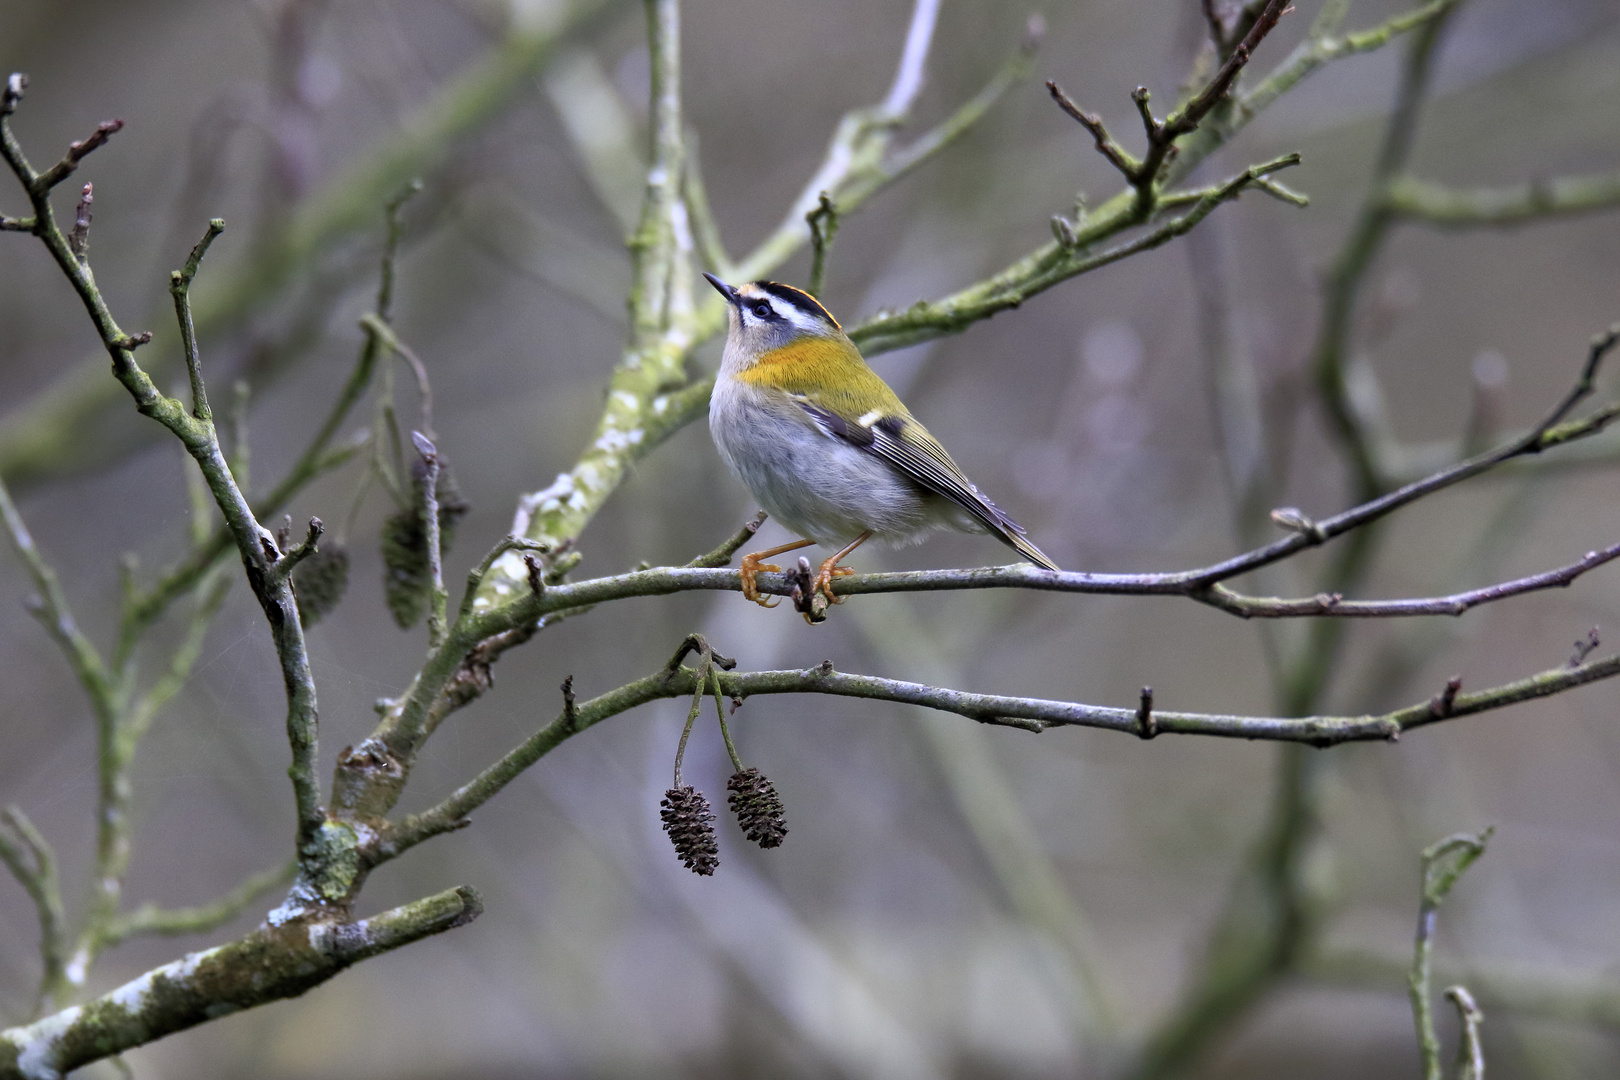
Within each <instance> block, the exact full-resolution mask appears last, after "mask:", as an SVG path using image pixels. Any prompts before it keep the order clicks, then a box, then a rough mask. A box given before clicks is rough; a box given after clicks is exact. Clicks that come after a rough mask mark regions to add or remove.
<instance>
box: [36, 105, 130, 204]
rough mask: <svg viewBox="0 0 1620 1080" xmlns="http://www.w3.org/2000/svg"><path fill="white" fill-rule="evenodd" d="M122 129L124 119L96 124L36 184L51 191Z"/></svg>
mask: <svg viewBox="0 0 1620 1080" xmlns="http://www.w3.org/2000/svg"><path fill="white" fill-rule="evenodd" d="M25 85H26V84H25ZM122 130H124V122H123V121H122V120H103V121H102V122H101V123H99V124H97V125H96V130H95V131H93V132H91V133H90V137H89V138H87V139H80V140H78V141H77V142H74V143H71V144H69V146H68V152H67V155H66V156H65V157H63V158H62V160H61V161H58V162H57V163H56V164H55V165H52V166H51V167H50V168H49V169H46V170H45V171H44V172H42V173H40V174H39V178H38V179H37V180H36V181H35V184H36V185H37V186H38V187H39V189H40V190H41V191H49V190H50V189H51V188H53V187H55V186H56V185H57V184H60V183H61V182H62V181H64V180H66V179H67V178H68V177H70V176H72V175H73V171H74V170H75V169H77V168H78V167H79V162H81V161H83V160H84V159H85V158H86V157H89V156H90V154H91V153H92V152H93V151H95V150H97V149H99V148H100V147H103V146H105V145H107V140H108V139H110V138H112V137H113V136H114V135H116V134H118V133H119V132H120V131H122Z"/></svg>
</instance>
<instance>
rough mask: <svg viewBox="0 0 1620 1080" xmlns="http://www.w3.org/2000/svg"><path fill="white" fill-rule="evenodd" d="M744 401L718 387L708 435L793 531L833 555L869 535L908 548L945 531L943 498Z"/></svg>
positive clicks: (790, 418)
mask: <svg viewBox="0 0 1620 1080" xmlns="http://www.w3.org/2000/svg"><path fill="white" fill-rule="evenodd" d="M722 386H724V384H722ZM745 395H750V391H749V390H748V389H741V390H740V391H737V390H734V391H733V392H731V393H725V392H723V391H722V387H721V386H717V387H716V389H715V397H714V400H713V402H712V404H711V406H710V410H709V429H710V431H711V432H712V433H713V435H714V442H715V446H716V447H717V448H718V449H719V451H720V456H721V458H723V459H724V460H725V462H726V464H727V465H728V466H730V468H731V470H732V471H733V472H734V473H736V474H737V476H738V477H739V478H740V479H741V480H742V482H743V483H744V484H746V485H747V486H748V490H749V491H751V492H753V494H754V498H756V499H758V500H759V503H760V505H761V506H762V507H764V509H765V511H766V512H767V513H768V514H770V515H771V517H773V518H775V519H776V520H777V521H778V522H780V523H781V524H782V525H783V526H784V527H786V528H787V529H788V530H790V531H792V532H796V533H798V534H799V535H800V536H804V537H807V538H808V539H811V540H814V541H815V542H816V543H818V544H821V545H823V546H828V547H831V546H841V545H843V544H846V543H848V542H849V541H851V540H853V539H855V538H856V537H857V536H859V535H860V534H861V533H863V532H865V531H866V530H867V529H871V530H872V531H873V533H874V534H875V536H876V538H877V539H878V540H880V541H884V542H886V543H891V544H904V543H908V542H910V541H913V540H916V539H919V538H920V537H921V536H922V535H923V534H924V533H926V532H928V531H930V530H932V529H934V528H937V527H939V526H940V525H943V524H944V523H945V522H944V521H943V520H940V512H939V508H937V507H935V506H934V505H933V504H934V503H935V502H937V501H938V499H937V497H935V496H933V495H931V494H930V493H927V492H925V491H924V490H923V489H922V488H920V487H918V486H917V485H916V484H914V483H912V482H911V481H910V480H908V479H907V478H906V477H904V476H902V475H901V474H900V473H898V472H896V471H895V469H894V468H893V467H892V466H890V465H888V464H887V463H886V462H884V461H882V460H881V459H879V458H876V457H874V456H873V455H871V454H869V453H867V452H866V451H864V450H861V449H858V448H856V447H854V446H850V445H849V444H848V443H844V442H841V441H839V440H837V439H834V438H832V437H831V436H829V435H826V434H824V433H823V432H822V431H821V430H820V429H819V428H817V427H814V426H813V425H811V424H809V423H806V422H804V421H801V420H800V418H799V417H798V416H795V415H793V413H792V412H789V413H784V412H782V411H780V410H779V409H777V408H774V407H773V406H772V405H771V404H767V403H763V402H758V401H757V400H754V401H751V400H747V399H746V398H745ZM788 405H789V408H791V409H792V410H794V412H798V411H799V410H798V406H796V405H792V404H791V403H788Z"/></svg>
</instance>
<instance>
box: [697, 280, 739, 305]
mask: <svg viewBox="0 0 1620 1080" xmlns="http://www.w3.org/2000/svg"><path fill="white" fill-rule="evenodd" d="M703 276H704V277H706V278H708V279H709V284H710V285H713V286H714V291H715V292H717V293H719V294H720V295H721V296H723V297H725V298H726V302H727V303H728V304H736V303H738V302H739V301H738V298H737V290H736V289H733V288H732V287H731V286H730V285H727V284H726V283H725V282H723V281H721V280H720V279H719V278H717V277H715V276H714V275H713V274H708V273H706V274H704V275H703Z"/></svg>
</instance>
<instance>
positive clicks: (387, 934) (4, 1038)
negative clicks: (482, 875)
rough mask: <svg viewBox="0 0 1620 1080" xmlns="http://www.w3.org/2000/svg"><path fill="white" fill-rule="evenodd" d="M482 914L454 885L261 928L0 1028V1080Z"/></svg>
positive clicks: (54, 1075) (221, 1009) (62, 1069)
mask: <svg viewBox="0 0 1620 1080" xmlns="http://www.w3.org/2000/svg"><path fill="white" fill-rule="evenodd" d="M482 912H483V901H482V899H481V898H480V897H479V895H478V893H477V892H476V891H475V890H473V889H471V888H468V887H466V886H461V887H459V888H455V889H450V890H447V891H445V892H442V893H439V894H437V895H436V896H429V897H427V898H425V899H422V900H417V901H415V902H414V903H410V904H406V905H404V906H402V907H397V908H394V909H393V910H391V911H385V912H383V913H382V914H380V915H376V916H373V917H372V918H369V919H362V920H360V921H359V922H353V923H340V922H316V923H306V922H299V921H294V922H289V923H285V924H282V925H280V926H272V925H268V924H267V925H265V926H261V927H259V928H258V929H257V930H254V931H253V932H252V933H249V934H247V935H246V936H244V937H241V938H239V939H237V940H236V941H233V942H231V943H229V944H227V945H221V946H219V947H218V948H214V949H209V950H207V951H206V952H199V953H191V954H190V955H188V956H187V957H186V958H185V959H183V960H176V961H175V962H174V963H172V964H165V965H164V966H162V967H160V968H154V969H153V970H151V971H149V972H147V973H146V974H145V975H142V976H141V977H140V978H138V979H136V980H135V981H133V982H130V983H126V984H125V985H123V986H121V987H119V988H118V989H117V990H114V991H113V992H112V993H110V994H106V995H104V996H102V997H99V998H97V999H95V1000H94V1001H90V1002H86V1003H85V1004H83V1005H76V1006H74V1007H73V1008H71V1009H65V1010H63V1011H62V1012H59V1013H57V1014H55V1015H54V1016H48V1017H46V1018H45V1019H43V1020H40V1021H38V1022H36V1023H33V1024H29V1025H27V1026H25V1027H16V1028H10V1029H8V1030H5V1031H0V1080H61V1078H62V1076H63V1075H65V1074H66V1073H68V1072H71V1071H72V1070H74V1069H77V1068H79V1067H80V1066H83V1065H87V1064H89V1063H90V1062H92V1061H99V1060H101V1059H103V1058H107V1057H112V1056H113V1055H116V1054H120V1053H122V1052H124V1051H125V1050H129V1049H132V1048H133V1047H137V1046H143V1045H145V1044H146V1043H149V1042H153V1041H154V1040H156V1039H160V1038H162V1037H163V1036H165V1035H171V1034H173V1033H174V1032H177V1031H183V1030H185V1029H186V1028H189V1027H195V1026H196V1025H198V1024H201V1023H205V1022H206V1021H209V1020H213V1019H215V1018H217V1017H220V1016H223V1015H226V1014H228V1013H232V1012H237V1011H239V1010H241V1009H250V1008H253V1007H254V1006H256V1005H263V1004H266V1003H267V1002H271V1001H276V1000H278V999H281V998H290V997H297V996H298V995H299V994H302V993H304V992H305V991H306V990H309V989H311V988H312V987H315V986H318V985H320V984H321V983H323V982H325V981H326V980H328V979H330V978H331V977H332V976H334V975H336V974H337V973H338V972H340V971H342V970H343V969H344V968H346V967H348V966H350V965H351V964H356V963H359V962H360V961H361V960H366V959H369V958H370V957H373V956H376V955H378V954H379V953H384V952H388V951H390V950H392V949H397V948H400V947H401V946H403V945H409V944H411V943H412V942H415V941H420V940H422V939H423V938H425V937H430V936H431V935H433V934H439V933H443V932H444V931H446V930H452V929H454V928H456V927H458V926H465V925H466V924H467V923H469V922H471V921H472V920H473V919H475V918H477V917H478V916H479V915H480V914H482Z"/></svg>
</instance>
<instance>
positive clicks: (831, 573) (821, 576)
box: [810, 551, 855, 604]
mask: <svg viewBox="0 0 1620 1080" xmlns="http://www.w3.org/2000/svg"><path fill="white" fill-rule="evenodd" d="M843 554H844V553H843V552H841V551H840V552H839V553H838V554H837V555H834V556H833V557H832V558H830V559H827V560H826V561H824V562H823V563H822V564H821V569H819V570H817V571H816V580H815V584H814V585H812V586H811V588H810V591H811V592H812V593H816V592H819V593H820V594H821V595H822V596H825V597H826V598H827V603H829V604H842V603H843V602H844V598H843V597H842V596H834V595H833V591H832V579H833V578H835V577H850V576H851V575H853V574H854V573H855V571H853V570H851V569H850V568H849V567H847V566H839V565H838V560H839V559H840V558H842V557H843Z"/></svg>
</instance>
